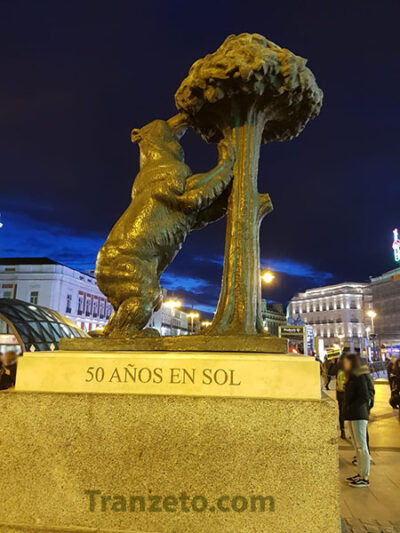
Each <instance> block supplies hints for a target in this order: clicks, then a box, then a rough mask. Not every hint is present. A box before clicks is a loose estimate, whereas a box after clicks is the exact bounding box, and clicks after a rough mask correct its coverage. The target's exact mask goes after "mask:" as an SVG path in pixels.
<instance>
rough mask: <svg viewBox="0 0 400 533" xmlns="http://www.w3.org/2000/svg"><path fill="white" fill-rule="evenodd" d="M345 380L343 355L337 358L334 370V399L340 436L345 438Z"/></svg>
mask: <svg viewBox="0 0 400 533" xmlns="http://www.w3.org/2000/svg"><path fill="white" fill-rule="evenodd" d="M345 382H346V374H345V371H344V369H343V357H341V358H340V359H339V360H338V364H337V371H336V400H337V403H338V410H339V427H340V438H341V439H346V433H345V430H344V394H345V393H344V389H345Z"/></svg>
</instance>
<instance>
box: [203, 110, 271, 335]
mask: <svg viewBox="0 0 400 533" xmlns="http://www.w3.org/2000/svg"><path fill="white" fill-rule="evenodd" d="M264 126H265V115H264V114H263V113H261V112H259V111H257V109H256V108H255V106H252V107H250V108H249V109H247V110H246V112H245V113H244V114H243V113H240V112H237V113H236V114H235V115H234V116H233V125H232V127H231V128H227V129H226V130H225V131H224V134H225V137H227V138H228V139H230V140H231V142H232V145H233V149H234V151H235V157H236V160H235V164H234V169H233V175H234V177H233V183H232V191H231V194H230V197H229V202H228V214H227V226H226V241H225V261H224V271H223V277H222V287H221V294H220V297H219V302H218V307H217V312H216V314H215V317H214V320H213V323H212V325H211V327H210V328H209V329H208V330H207V332H206V334H211V335H255V334H257V333H261V332H262V331H263V323H262V316H261V272H260V224H261V220H262V218H263V217H264V216H265V214H267V212H268V211H269V210H271V209H272V206H271V203H270V200H269V195H260V194H259V193H258V191H257V175H258V160H259V157H260V147H261V140H262V133H263V130H264Z"/></svg>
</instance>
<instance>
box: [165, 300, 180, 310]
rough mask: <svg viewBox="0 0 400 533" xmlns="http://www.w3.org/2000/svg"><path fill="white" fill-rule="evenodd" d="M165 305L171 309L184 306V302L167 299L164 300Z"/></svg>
mask: <svg viewBox="0 0 400 533" xmlns="http://www.w3.org/2000/svg"><path fill="white" fill-rule="evenodd" d="M164 305H165V307H169V308H170V309H176V308H177V307H182V302H180V301H179V300H167V301H166V302H164Z"/></svg>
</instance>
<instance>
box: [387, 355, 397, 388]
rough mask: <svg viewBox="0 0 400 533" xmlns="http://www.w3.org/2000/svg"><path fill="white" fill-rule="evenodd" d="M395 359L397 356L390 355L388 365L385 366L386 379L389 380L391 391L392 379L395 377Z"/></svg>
mask: <svg viewBox="0 0 400 533" xmlns="http://www.w3.org/2000/svg"><path fill="white" fill-rule="evenodd" d="M396 361H397V357H396V356H395V355H392V357H391V358H390V360H389V363H388V365H387V366H386V371H387V376H388V381H389V388H390V390H391V391H392V390H393V380H394V379H395V378H396V371H395V369H396Z"/></svg>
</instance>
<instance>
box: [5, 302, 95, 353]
mask: <svg viewBox="0 0 400 533" xmlns="http://www.w3.org/2000/svg"><path fill="white" fill-rule="evenodd" d="M87 336H88V335H87V334H86V333H85V332H84V331H82V330H81V329H80V328H79V327H78V326H77V325H76V324H74V323H73V322H72V321H71V320H69V319H68V318H66V317H65V316H63V315H61V314H60V313H57V312H56V311H52V310H51V309H47V308H45V307H40V306H38V305H33V304H30V303H27V302H22V301H21V300H12V299H9V298H0V352H4V351H6V350H9V349H13V350H15V349H16V348H17V347H18V345H19V347H20V351H21V352H24V351H28V350H33V349H34V350H39V351H42V350H52V349H56V348H58V341H59V340H60V339H61V338H62V337H70V338H72V337H87ZM32 347H33V348H32Z"/></svg>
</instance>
